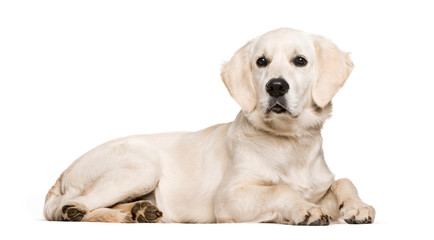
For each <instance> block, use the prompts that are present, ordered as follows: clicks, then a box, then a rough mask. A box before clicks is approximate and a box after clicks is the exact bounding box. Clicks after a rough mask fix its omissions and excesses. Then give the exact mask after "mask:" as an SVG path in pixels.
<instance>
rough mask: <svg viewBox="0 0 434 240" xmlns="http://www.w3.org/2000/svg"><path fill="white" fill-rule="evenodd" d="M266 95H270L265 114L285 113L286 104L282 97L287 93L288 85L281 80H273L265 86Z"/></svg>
mask: <svg viewBox="0 0 434 240" xmlns="http://www.w3.org/2000/svg"><path fill="white" fill-rule="evenodd" d="M265 89H266V90H267V93H268V94H269V95H270V100H269V102H268V108H267V113H269V112H274V113H277V114H280V113H284V112H287V111H288V109H287V103H286V99H285V98H284V95H285V94H286V93H288V91H289V84H288V82H286V81H285V79H282V78H273V79H271V80H270V81H268V82H267V84H266V85H265Z"/></svg>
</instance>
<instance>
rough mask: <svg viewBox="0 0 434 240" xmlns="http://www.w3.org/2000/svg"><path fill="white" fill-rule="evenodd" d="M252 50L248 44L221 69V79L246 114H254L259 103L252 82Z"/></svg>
mask: <svg viewBox="0 0 434 240" xmlns="http://www.w3.org/2000/svg"><path fill="white" fill-rule="evenodd" d="M250 48H251V44H250V42H248V43H247V44H246V45H244V46H243V47H242V48H240V49H239V50H238V51H237V52H236V53H235V54H234V56H233V57H232V58H231V60H230V61H229V62H226V63H224V64H223V66H222V69H221V77H222V79H223V82H224V83H225V85H226V88H227V89H228V91H229V93H230V95H231V96H232V97H233V98H234V99H235V101H236V102H237V103H238V104H239V105H240V106H241V108H242V109H243V110H244V111H246V112H252V111H253V110H254V109H255V107H256V103H257V95H256V90H255V86H254V85H253V82H252V67H251V65H250Z"/></svg>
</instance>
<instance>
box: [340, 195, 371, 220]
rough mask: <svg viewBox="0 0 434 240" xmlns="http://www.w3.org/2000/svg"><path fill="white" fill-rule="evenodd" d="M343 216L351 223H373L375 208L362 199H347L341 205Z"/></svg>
mask: <svg viewBox="0 0 434 240" xmlns="http://www.w3.org/2000/svg"><path fill="white" fill-rule="evenodd" d="M339 210H340V214H341V218H342V219H343V220H344V221H345V222H347V223H349V224H367V223H373V222H374V219H375V209H374V208H373V207H372V206H369V205H368V204H366V203H364V202H362V201H360V200H346V201H344V202H343V203H342V204H341V205H340V206H339Z"/></svg>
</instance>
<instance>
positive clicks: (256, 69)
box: [44, 28, 375, 225]
mask: <svg viewBox="0 0 434 240" xmlns="http://www.w3.org/2000/svg"><path fill="white" fill-rule="evenodd" d="M352 69H353V63H352V61H351V60H350V58H349V54H348V53H346V52H343V51H341V50H340V49H339V48H338V47H337V46H336V45H335V44H334V43H332V42H331V41H330V40H328V39H326V38H324V37H321V36H318V35H314V34H308V33H305V32H302V31H298V30H294V29H289V28H281V29H277V30H274V31H271V32H268V33H265V34H263V35H261V36H259V37H257V38H255V39H253V40H251V41H249V42H247V44H245V45H244V46H243V47H241V48H240V49H239V50H238V51H237V52H236V53H235V54H234V55H233V57H232V58H231V60H230V61H229V62H226V63H224V64H223V66H222V69H221V77H222V79H223V82H224V84H225V85H226V87H227V89H228V90H229V93H230V95H231V96H232V97H233V98H234V99H235V101H236V102H237V103H238V104H239V105H240V106H241V111H240V112H239V114H238V115H237V117H236V118H235V120H234V121H233V122H230V123H226V124H219V125H215V126H212V127H209V128H206V129H204V130H201V131H198V132H177V133H163V134H155V135H140V136H130V137H126V138H121V139H117V140H113V141H110V142H108V143H105V144H103V145H101V146H99V147H96V148H95V149H93V150H91V151H89V152H88V153H86V154H85V155H83V156H82V157H80V158H79V159H77V160H76V161H75V162H74V163H73V164H72V165H71V166H70V167H69V168H68V169H66V170H65V171H64V172H63V173H62V174H61V176H60V177H59V179H58V180H57V182H56V183H55V184H54V186H53V187H52V188H51V189H50V190H49V192H48V194H47V196H46V199H45V206H44V215H45V218H46V219H47V220H53V221H61V220H63V221H89V222H124V223H135V222H140V223H142V222H148V223H155V222H179V223H227V222H267V223H269V222H272V223H281V224H291V225H328V224H329V223H330V222H342V223H343V222H344V221H345V222H347V223H350V224H361V223H372V222H373V221H374V218H375V210H374V208H373V207H372V206H370V205H368V204H366V203H364V202H363V201H362V200H361V199H360V197H359V195H358V193H357V189H356V188H355V186H354V185H353V183H352V182H351V181H350V180H348V179H339V180H335V178H334V175H333V174H332V172H331V171H330V170H329V168H328V167H327V164H326V162H325V160H324V156H323V150H322V137H321V128H322V126H323V124H324V122H325V120H326V119H327V118H329V117H330V115H331V111H332V103H331V100H332V98H333V97H334V95H335V94H336V92H337V91H338V90H339V89H340V88H341V87H342V86H343V85H344V83H345V81H346V80H347V78H348V77H349V75H350V73H351V71H352Z"/></svg>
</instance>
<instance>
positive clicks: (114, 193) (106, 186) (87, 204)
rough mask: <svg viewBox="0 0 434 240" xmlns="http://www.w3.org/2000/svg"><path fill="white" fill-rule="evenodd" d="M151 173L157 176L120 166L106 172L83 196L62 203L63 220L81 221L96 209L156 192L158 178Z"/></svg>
mask: <svg viewBox="0 0 434 240" xmlns="http://www.w3.org/2000/svg"><path fill="white" fill-rule="evenodd" d="M151 175H156V172H152V173H150V172H141V171H137V170H131V171H129V170H125V169H119V170H115V171H112V172H109V173H107V174H105V175H104V176H103V177H101V178H100V179H98V180H97V181H96V182H95V184H94V185H92V186H89V187H88V188H87V189H85V190H84V191H83V192H82V194H81V196H78V197H75V198H72V199H69V200H67V201H64V202H63V206H62V208H61V210H62V212H61V214H62V220H66V221H82V220H84V219H86V215H87V214H88V213H91V212H92V211H93V210H96V209H100V208H106V207H109V206H113V205H115V204H116V203H119V202H121V201H123V200H125V199H128V198H135V197H138V196H141V195H144V194H147V193H149V192H151V191H153V190H154V189H155V187H156V185H157V183H158V177H156V176H151ZM98 211H99V212H101V211H102V210H98ZM106 212H107V213H109V212H112V211H111V210H106ZM94 214H95V213H94ZM87 219H89V218H87ZM94 219H96V218H94ZM100 219H102V218H100Z"/></svg>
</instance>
